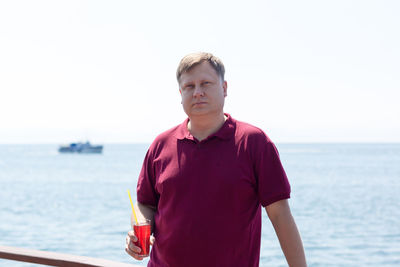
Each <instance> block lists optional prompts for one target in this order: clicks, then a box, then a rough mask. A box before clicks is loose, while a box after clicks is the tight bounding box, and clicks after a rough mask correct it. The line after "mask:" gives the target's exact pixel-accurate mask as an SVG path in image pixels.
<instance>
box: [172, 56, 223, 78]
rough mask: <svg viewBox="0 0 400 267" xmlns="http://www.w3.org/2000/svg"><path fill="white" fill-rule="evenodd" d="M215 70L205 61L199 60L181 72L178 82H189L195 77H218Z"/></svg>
mask: <svg viewBox="0 0 400 267" xmlns="http://www.w3.org/2000/svg"><path fill="white" fill-rule="evenodd" d="M218 78H219V75H218V73H217V71H216V70H215V69H214V68H213V67H212V66H211V64H210V63H208V62H207V61H204V62H201V63H199V64H197V65H195V66H193V67H192V68H190V69H189V70H188V71H186V72H184V73H182V75H181V77H180V83H185V82H189V81H191V80H197V79H218Z"/></svg>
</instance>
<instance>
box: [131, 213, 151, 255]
mask: <svg viewBox="0 0 400 267" xmlns="http://www.w3.org/2000/svg"><path fill="white" fill-rule="evenodd" d="M133 231H134V232H135V236H136V237H137V239H138V241H136V242H135V245H136V246H138V247H140V249H141V251H140V253H138V255H139V256H143V257H146V256H149V252H150V232H151V224H150V220H146V221H145V222H139V223H138V224H136V223H135V224H134V225H133Z"/></svg>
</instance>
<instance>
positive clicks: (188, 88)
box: [184, 84, 194, 90]
mask: <svg viewBox="0 0 400 267" xmlns="http://www.w3.org/2000/svg"><path fill="white" fill-rule="evenodd" d="M193 87H194V86H193V85H192V84H189V85H186V86H185V88H184V89H185V90H190V89H193Z"/></svg>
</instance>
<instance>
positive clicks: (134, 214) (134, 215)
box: [128, 189, 138, 224]
mask: <svg viewBox="0 0 400 267" xmlns="http://www.w3.org/2000/svg"><path fill="white" fill-rule="evenodd" d="M128 195H129V200H130V201H131V206H132V212H133V217H135V222H136V224H138V221H137V217H136V212H135V208H134V207H133V202H132V198H131V192H129V189H128Z"/></svg>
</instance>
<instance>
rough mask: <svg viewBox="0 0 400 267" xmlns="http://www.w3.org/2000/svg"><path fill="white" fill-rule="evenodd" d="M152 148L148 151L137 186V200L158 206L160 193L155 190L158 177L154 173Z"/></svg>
mask: <svg viewBox="0 0 400 267" xmlns="http://www.w3.org/2000/svg"><path fill="white" fill-rule="evenodd" d="M150 149H151V148H150ZM150 149H149V150H148V151H147V153H146V156H145V158H144V161H143V165H142V169H141V171H140V174H139V179H138V183H137V187H136V193H137V201H138V202H139V203H141V204H144V205H149V206H153V207H157V204H158V199H159V195H158V194H157V192H156V190H155V183H156V178H155V173H154V166H153V157H152V153H151V150H150Z"/></svg>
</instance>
